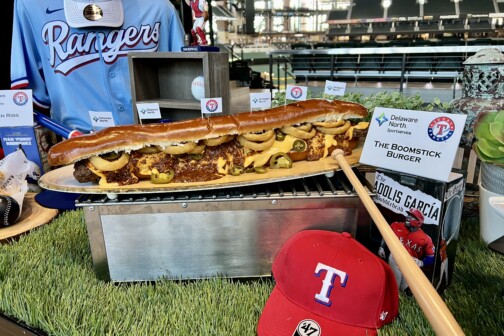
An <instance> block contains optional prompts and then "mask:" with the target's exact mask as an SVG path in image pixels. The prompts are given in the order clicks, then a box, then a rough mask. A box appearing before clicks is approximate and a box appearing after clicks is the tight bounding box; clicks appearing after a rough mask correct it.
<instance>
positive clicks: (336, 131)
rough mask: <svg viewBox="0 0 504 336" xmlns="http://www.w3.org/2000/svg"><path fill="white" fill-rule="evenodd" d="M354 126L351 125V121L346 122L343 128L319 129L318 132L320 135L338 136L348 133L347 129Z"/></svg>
mask: <svg viewBox="0 0 504 336" xmlns="http://www.w3.org/2000/svg"><path fill="white" fill-rule="evenodd" d="M351 125H352V124H351V123H350V121H348V120H347V121H346V122H345V123H344V124H343V126H339V127H317V130H318V131H319V132H320V133H324V134H330V135H338V134H343V133H345V132H346V131H347V129H349V128H350V126H351Z"/></svg>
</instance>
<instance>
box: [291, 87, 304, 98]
mask: <svg viewBox="0 0 504 336" xmlns="http://www.w3.org/2000/svg"><path fill="white" fill-rule="evenodd" d="M302 95H303V90H302V89H301V88H300V87H299V86H294V87H293V88H292V89H291V96H292V98H295V99H299V98H301V96H302Z"/></svg>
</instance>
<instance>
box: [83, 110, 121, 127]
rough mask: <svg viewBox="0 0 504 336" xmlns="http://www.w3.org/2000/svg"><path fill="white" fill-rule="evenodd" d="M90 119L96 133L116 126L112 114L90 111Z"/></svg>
mask: <svg viewBox="0 0 504 336" xmlns="http://www.w3.org/2000/svg"><path fill="white" fill-rule="evenodd" d="M89 118H91V126H93V129H94V130H95V131H97V130H100V129H102V128H107V127H113V126H115V121H114V116H113V115H112V112H108V111H105V112H99V111H89Z"/></svg>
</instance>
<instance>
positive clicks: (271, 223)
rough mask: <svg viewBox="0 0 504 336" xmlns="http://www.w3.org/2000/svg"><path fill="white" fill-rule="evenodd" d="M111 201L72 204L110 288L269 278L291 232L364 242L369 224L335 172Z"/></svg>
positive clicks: (93, 198) (99, 198)
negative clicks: (163, 280) (80, 212)
mask: <svg viewBox="0 0 504 336" xmlns="http://www.w3.org/2000/svg"><path fill="white" fill-rule="evenodd" d="M356 172H357V171H356ZM357 173H358V172H357ZM359 176H360V177H361V178H362V182H363V183H364V184H365V185H366V186H367V188H368V190H372V187H371V186H370V185H369V183H368V182H367V181H366V180H365V178H364V177H363V176H362V175H361V174H359ZM117 196H118V197H117V198H115V199H111V198H110V197H108V196H107V195H104V194H99V195H97V194H91V195H89V194H85V195H82V196H80V197H79V199H78V200H77V206H79V207H82V208H83V209H84V214H85V220H86V223H87V229H88V234H89V240H90V245H91V252H92V257H93V263H94V267H95V271H96V274H97V276H98V278H100V279H102V280H110V281H113V282H132V281H152V280H158V279H160V278H161V277H166V278H170V279H199V278H208V277H212V276H216V275H219V276H224V277H231V278H250V277H261V276H269V275H271V264H272V262H273V259H274V257H275V255H276V253H277V251H278V250H279V249H280V247H281V246H282V244H283V243H284V242H285V241H286V240H287V239H288V238H289V237H290V236H291V235H293V234H294V233H295V232H297V231H300V230H305V229H323V230H331V231H337V232H343V231H346V232H349V233H351V234H352V235H353V236H356V237H357V239H359V238H361V239H366V238H367V236H368V233H369V226H370V223H371V222H370V218H369V214H368V213H367V211H366V209H365V207H364V206H363V204H362V203H361V201H360V199H359V197H358V196H357V194H356V193H355V192H354V191H353V189H352V186H351V184H350V182H349V181H348V180H347V178H346V177H345V175H344V174H343V172H341V171H337V172H335V173H334V174H333V175H332V176H329V175H317V176H313V177H306V178H301V179H297V180H290V181H283V182H276V183H268V184H264V185H254V186H245V187H235V188H228V189H218V190H203V191H190V192H176V193H163V194H119V195H117Z"/></svg>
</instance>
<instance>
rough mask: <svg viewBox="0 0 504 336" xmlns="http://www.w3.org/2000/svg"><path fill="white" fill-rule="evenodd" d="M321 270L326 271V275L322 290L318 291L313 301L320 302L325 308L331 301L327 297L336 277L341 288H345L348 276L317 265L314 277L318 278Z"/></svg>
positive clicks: (325, 266)
mask: <svg viewBox="0 0 504 336" xmlns="http://www.w3.org/2000/svg"><path fill="white" fill-rule="evenodd" d="M323 270H325V271H327V273H326V276H325V278H324V281H322V289H321V290H320V293H318V294H315V301H317V302H320V303H322V304H324V305H326V306H330V305H331V299H330V298H329V295H331V290H332V288H333V287H334V281H335V280H336V276H339V278H340V284H341V287H345V286H346V282H347V280H348V274H346V272H343V271H340V270H339V269H336V268H333V267H331V266H327V265H324V264H322V263H318V264H317V268H316V269H315V276H316V277H320V273H321V271H323Z"/></svg>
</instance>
